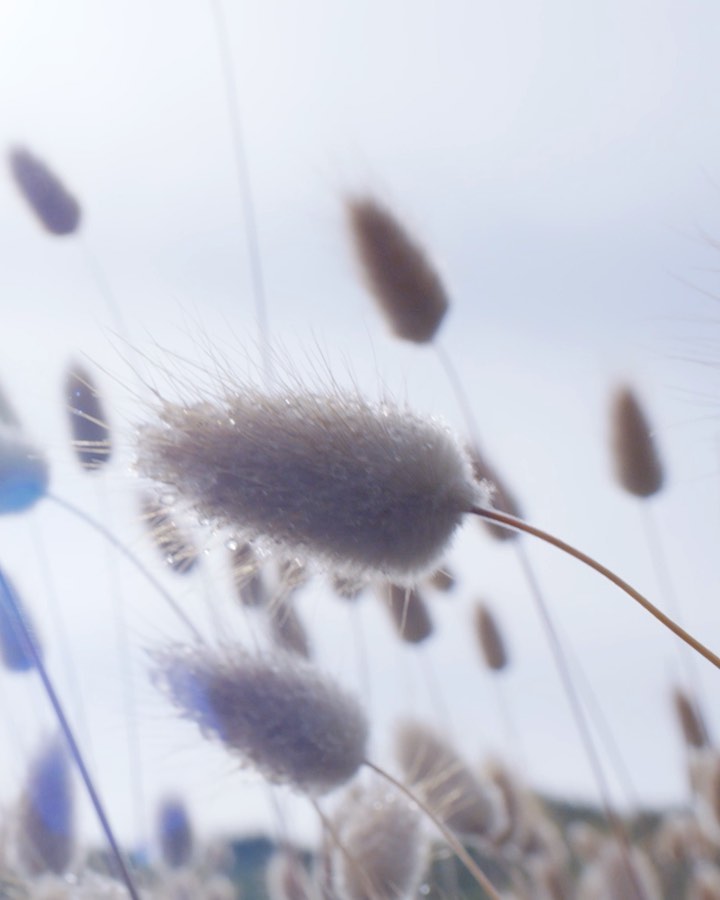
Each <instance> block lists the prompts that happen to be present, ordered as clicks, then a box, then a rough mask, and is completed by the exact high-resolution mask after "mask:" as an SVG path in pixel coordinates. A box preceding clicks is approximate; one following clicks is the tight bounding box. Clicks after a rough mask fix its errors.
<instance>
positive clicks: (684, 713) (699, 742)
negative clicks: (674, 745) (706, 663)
mask: <svg viewBox="0 0 720 900" xmlns="http://www.w3.org/2000/svg"><path fill="white" fill-rule="evenodd" d="M672 700H673V706H674V707H675V716H676V719H677V722H678V725H679V726H680V730H681V731H682V735H683V738H684V739H685V743H686V744H687V745H688V747H694V748H695V749H700V748H701V747H707V746H709V743H710V741H709V739H708V730H707V726H706V724H705V720H704V718H703V715H702V711H701V709H700V706H699V704H698V701H697V698H695V697H693V696H692V695H691V694H689V693H688V692H687V691H685V690H684V689H683V688H681V687H678V686H676V687H675V688H674V689H673V692H672Z"/></svg>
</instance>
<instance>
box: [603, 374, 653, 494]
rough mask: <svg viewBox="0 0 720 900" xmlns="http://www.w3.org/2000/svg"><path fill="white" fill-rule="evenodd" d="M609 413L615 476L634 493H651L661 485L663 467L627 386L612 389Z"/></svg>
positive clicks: (642, 416)
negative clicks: (613, 391) (613, 393)
mask: <svg viewBox="0 0 720 900" xmlns="http://www.w3.org/2000/svg"><path fill="white" fill-rule="evenodd" d="M611 415H612V421H611V429H612V450H613V459H614V463H615V474H616V476H617V479H618V481H619V482H620V484H621V485H622V487H623V488H625V490H626V491H628V492H629V493H631V494H634V495H635V496H636V497H651V496H652V495H653V494H655V493H657V492H658V491H659V490H660V488H661V487H662V486H663V481H664V473H663V467H662V463H661V462H660V457H659V456H658V452H657V447H656V446H655V440H654V438H653V435H652V431H651V429H650V425H649V423H648V420H647V417H646V416H645V412H644V410H643V408H642V406H641V405H640V401H639V400H638V398H637V396H636V395H635V393H634V392H633V391H632V389H631V388H629V387H625V386H623V387H620V388H618V389H617V390H616V392H615V395H614V397H613V400H612V411H611Z"/></svg>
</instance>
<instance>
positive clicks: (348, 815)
mask: <svg viewBox="0 0 720 900" xmlns="http://www.w3.org/2000/svg"><path fill="white" fill-rule="evenodd" d="M334 832H335V834H336V835H337V838H338V841H339V843H340V845H341V846H340V847H335V848H334V851H333V857H334V858H333V863H332V867H331V871H332V878H333V882H334V884H333V887H334V888H335V892H336V893H335V896H337V897H339V898H342V900H401V898H405V897H414V896H416V894H417V889H418V887H419V884H420V879H421V878H422V876H423V873H424V871H425V867H426V865H427V861H428V857H427V847H426V845H425V841H424V840H423V837H422V832H421V820H420V815H419V812H418V809H417V807H416V806H415V805H411V804H410V803H409V801H408V800H407V799H406V798H405V797H404V796H402V795H400V794H398V793H396V792H395V791H393V790H391V789H390V788H388V786H387V785H386V784H384V783H382V782H381V781H379V780H373V781H372V783H371V784H370V786H369V787H367V786H365V785H362V786H360V785H358V786H357V787H356V788H351V789H350V790H349V791H348V793H347V796H346V797H345V800H344V803H343V804H342V805H341V807H340V808H339V810H338V812H337V816H336V821H335V828H334Z"/></svg>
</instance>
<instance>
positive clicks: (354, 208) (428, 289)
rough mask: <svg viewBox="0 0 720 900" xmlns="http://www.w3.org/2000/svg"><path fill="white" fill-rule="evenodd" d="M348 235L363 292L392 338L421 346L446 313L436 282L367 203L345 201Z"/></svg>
mask: <svg viewBox="0 0 720 900" xmlns="http://www.w3.org/2000/svg"><path fill="white" fill-rule="evenodd" d="M347 213H348V219H349V223H350V231H351V234H352V237H353V241H354V244H355V250H356V252H357V255H358V258H359V260H360V264H361V266H362V269H363V274H364V276H365V280H366V282H367V286H368V289H369V290H370V292H371V293H372V295H373V297H374V298H375V300H376V301H377V303H378V305H379V307H380V309H381V311H382V312H383V313H384V315H385V316H386V318H387V320H388V322H389V323H390V328H391V329H392V331H393V334H395V335H397V337H399V338H403V339H404V340H406V341H413V342H415V343H417V344H424V343H426V342H427V341H431V340H432V339H433V337H434V336H435V333H436V332H437V330H438V328H439V327H440V323H441V322H442V320H443V317H444V315H445V313H446V312H447V309H448V299H447V295H446V293H445V289H444V287H443V284H442V281H441V280H440V276H439V275H438V273H437V272H436V271H435V269H434V268H433V266H432V265H431V263H430V261H429V259H428V258H427V255H426V254H425V252H424V251H423V250H422V248H421V247H420V246H419V245H418V244H417V243H416V242H415V240H414V239H413V238H412V237H411V236H410V235H409V234H408V233H407V231H406V230H405V228H404V227H403V226H402V225H401V224H400V223H399V222H398V220H397V219H396V218H395V216H394V215H393V214H392V213H391V212H390V211H389V210H388V209H386V208H385V207H384V206H382V205H381V204H380V203H378V202H377V200H374V199H373V198H372V197H355V198H352V199H350V200H348V201H347Z"/></svg>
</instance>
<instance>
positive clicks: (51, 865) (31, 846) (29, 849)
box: [16, 738, 75, 875]
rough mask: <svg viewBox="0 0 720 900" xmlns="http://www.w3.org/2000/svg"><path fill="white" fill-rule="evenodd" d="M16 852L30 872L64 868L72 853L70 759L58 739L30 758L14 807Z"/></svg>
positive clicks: (73, 827)
mask: <svg viewBox="0 0 720 900" xmlns="http://www.w3.org/2000/svg"><path fill="white" fill-rule="evenodd" d="M16 827H17V853H18V857H19V860H20V862H21V864H22V867H23V869H24V870H25V871H26V872H27V873H28V874H31V875H39V874H41V873H43V872H54V873H55V874H57V875H60V874H62V873H63V872H65V871H66V870H67V868H68V867H69V866H70V863H71V862H72V858H73V855H74V852H75V802H74V795H73V788H72V780H71V771H70V758H69V756H68V754H67V751H66V749H65V744H64V742H63V741H62V740H61V739H60V738H54V739H52V740H51V741H49V742H48V743H46V744H45V745H44V746H43V747H42V748H41V750H40V752H39V753H38V755H37V756H36V757H35V758H34V759H33V760H32V761H31V763H30V768H29V771H28V775H27V779H26V781H25V787H24V790H23V793H22V796H21V798H20V802H19V804H18V810H17V826H16Z"/></svg>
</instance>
